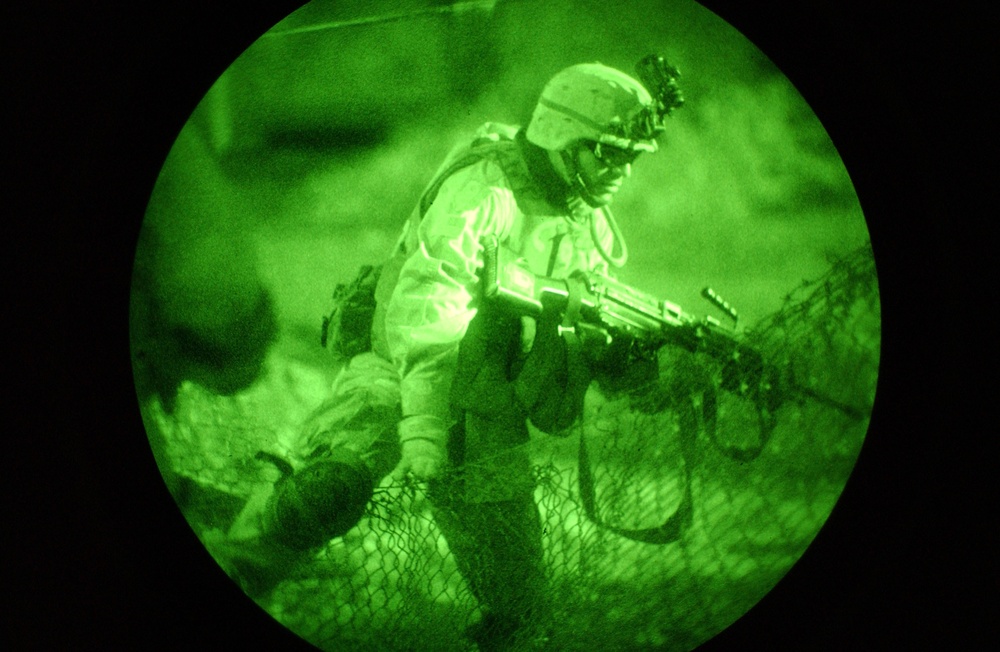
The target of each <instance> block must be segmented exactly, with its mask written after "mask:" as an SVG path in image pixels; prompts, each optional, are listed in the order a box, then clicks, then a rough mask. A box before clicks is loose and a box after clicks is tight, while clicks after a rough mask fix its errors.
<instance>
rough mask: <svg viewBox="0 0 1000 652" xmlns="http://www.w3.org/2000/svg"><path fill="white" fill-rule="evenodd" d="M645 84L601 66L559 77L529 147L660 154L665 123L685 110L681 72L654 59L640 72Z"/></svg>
mask: <svg viewBox="0 0 1000 652" xmlns="http://www.w3.org/2000/svg"><path fill="white" fill-rule="evenodd" d="M636 70H637V73H638V74H639V76H640V78H641V79H642V82H640V81H638V80H636V79H634V78H633V77H630V76H629V75H627V74H625V73H623V72H621V71H620V70H616V69H615V68H611V67H608V66H605V65H603V64H601V63H582V64H577V65H573V66H570V67H568V68H565V69H563V70H561V71H560V72H558V73H556V75H555V76H554V77H552V79H551V80H549V82H548V84H546V85H545V88H544V89H543V90H542V94H541V97H539V99H538V104H537V105H536V106H535V110H534V112H533V114H532V116H531V121H530V122H529V123H528V128H527V131H526V134H525V135H526V137H527V139H528V141H529V142H531V143H534V144H535V145H538V146H539V147H541V148H543V149H547V150H550V151H562V150H565V149H566V148H568V147H569V146H570V145H572V144H573V143H576V142H580V141H592V142H598V143H602V144H605V145H612V146H614V147H618V148H620V149H625V150H630V151H634V152H643V151H645V152H655V151H656V150H657V148H658V145H657V142H656V138H657V136H659V134H660V133H661V132H662V131H663V129H664V126H663V119H664V117H666V116H667V115H669V113H670V112H671V111H672V110H673V109H674V108H677V107H679V106H681V105H682V104H683V101H684V100H683V98H682V97H681V94H680V90H679V89H678V87H677V84H676V80H677V78H678V77H679V76H680V73H678V72H677V69H676V68H673V67H671V66H669V65H668V64H666V62H665V61H664V60H663V58H662V57H658V56H656V55H650V56H648V57H646V58H644V59H643V60H642V61H641V62H640V63H639V65H638V66H637V67H636Z"/></svg>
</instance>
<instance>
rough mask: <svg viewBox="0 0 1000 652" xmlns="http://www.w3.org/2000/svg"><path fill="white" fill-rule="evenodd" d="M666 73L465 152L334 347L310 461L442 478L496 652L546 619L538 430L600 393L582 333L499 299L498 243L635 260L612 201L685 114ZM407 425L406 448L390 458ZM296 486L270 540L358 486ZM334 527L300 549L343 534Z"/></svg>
mask: <svg viewBox="0 0 1000 652" xmlns="http://www.w3.org/2000/svg"><path fill="white" fill-rule="evenodd" d="M652 61H653V63H652V64H650V63H649V59H647V60H644V63H646V64H647V68H648V67H649V66H650V65H651V66H653V67H654V68H655V69H656V70H658V71H659V73H660V76H659V81H660V82H662V83H660V84H654V83H650V82H649V81H648V80H647V85H648V86H655V88H647V86H644V85H643V84H642V83H640V82H639V81H637V80H636V79H634V78H632V77H631V76H629V75H626V74H625V73H623V72H620V71H618V70H616V69H613V68H610V67H608V66H604V65H601V64H599V63H588V64H579V65H574V66H570V67H569V68H566V69H565V70H562V71H561V72H559V73H558V74H556V75H555V76H554V77H553V78H552V79H551V80H550V81H549V83H548V84H547V85H546V86H545V88H544V89H543V91H542V94H541V97H540V99H539V101H538V104H537V106H536V108H535V110H534V112H533V114H532V116H531V120H530V122H529V124H528V125H527V127H526V128H523V129H522V128H519V127H516V126H510V125H503V124H497V123H487V124H485V125H483V126H482V127H481V128H480V129H479V130H478V132H477V133H476V134H475V136H474V138H473V139H472V141H471V142H469V143H464V144H462V145H460V146H458V147H456V148H455V149H454V150H453V151H452V152H451V153H450V154H449V155H448V157H447V158H446V160H445V162H444V163H443V165H442V166H441V167H440V169H439V170H438V172H437V173H436V174H435V176H434V178H433V180H432V182H431V183H430V185H429V186H428V188H427V189H426V190H425V192H424V193H423V195H422V197H421V199H420V202H419V204H418V205H417V207H416V208H415V210H414V211H413V213H412V215H411V217H410V219H409V220H408V221H407V223H406V225H405V227H404V229H403V232H402V234H401V235H400V238H399V240H398V242H397V245H396V247H395V250H394V252H393V255H392V256H391V258H390V259H389V260H388V262H387V263H386V264H385V265H384V266H382V268H381V270H380V274H376V273H370V274H368V275H367V276H364V277H362V278H361V279H359V282H358V283H357V284H356V285H355V286H354V287H353V290H354V291H353V293H351V296H350V297H346V301H345V302H344V305H343V306H342V308H341V310H340V311H339V312H338V313H337V314H336V319H334V325H333V326H334V327H333V339H334V344H335V345H337V346H339V347H340V349H341V351H342V352H343V353H346V354H355V355H353V357H352V359H351V361H350V363H349V364H348V366H347V367H346V368H345V369H344V371H343V372H342V373H341V376H340V377H339V378H338V381H337V383H336V385H335V391H334V396H333V398H332V399H331V400H330V401H329V402H328V403H327V404H326V405H325V406H324V407H322V408H321V409H320V410H319V411H318V412H317V414H316V415H315V418H314V419H313V420H312V421H311V424H312V425H310V426H309V428H308V429H307V430H308V432H307V433H306V441H307V442H308V444H307V445H306V446H305V448H306V449H308V450H315V451H323V453H319V454H318V457H317V458H316V459H327V460H329V459H330V457H329V453H328V451H330V450H331V449H332V450H334V451H336V454H335V458H336V461H337V463H338V464H339V465H341V467H340V468H344V469H347V468H350V469H353V470H352V471H351V472H350V473H346V474H345V475H348V476H349V475H351V473H353V474H355V476H356V475H357V472H358V469H360V470H361V472H362V473H363V474H367V477H368V479H367V480H366V481H365V482H366V483H367V485H366V486H368V485H371V486H373V485H374V482H375V481H377V479H378V478H381V477H383V476H384V475H386V474H389V475H391V477H392V478H393V479H395V480H398V481H404V480H413V481H418V482H419V481H428V483H429V491H428V496H429V498H430V499H431V501H432V503H433V504H434V506H435V519H436V521H437V523H438V525H439V526H440V528H441V530H442V532H443V533H444V535H445V538H446V540H447V542H448V545H449V548H450V549H451V550H452V552H453V553H454V554H455V556H456V559H457V561H458V564H459V568H460V570H461V571H462V573H463V575H464V577H465V578H466V580H467V581H468V583H469V585H470V588H471V590H472V592H473V593H474V594H475V596H476V597H477V599H478V600H479V601H480V604H481V607H482V611H483V614H484V616H483V619H482V620H481V621H480V623H478V625H477V626H476V627H475V628H474V629H473V631H471V632H470V633H469V635H470V637H471V638H473V639H474V640H476V641H477V643H478V645H479V646H480V649H482V650H486V649H498V650H499V649H511V648H510V646H514V645H523V644H524V640H525V639H527V638H530V637H531V636H532V634H531V632H532V630H533V629H534V628H535V627H536V626H537V624H538V623H539V622H540V621H542V620H544V613H542V611H541V609H542V606H541V605H542V604H543V601H541V600H540V599H539V597H538V596H539V593H540V589H541V588H542V582H543V576H544V573H543V568H542V533H541V524H540V518H539V513H538V508H537V506H536V504H535V502H534V499H533V490H534V482H533V478H532V475H531V472H530V464H529V460H528V458H527V455H526V453H525V452H524V450H523V449H524V447H523V446H521V444H523V443H525V442H527V441H528V438H529V435H528V426H527V420H529V419H530V420H531V421H532V422H533V424H534V425H535V426H536V427H538V428H539V429H540V430H542V431H543V432H549V433H552V434H558V432H559V431H561V430H563V429H565V428H566V427H568V426H569V425H570V423H572V421H573V420H574V419H575V418H577V417H578V416H579V411H580V408H581V406H582V397H583V391H584V390H585V389H586V386H587V384H588V383H589V376H583V375H581V374H575V373H574V369H577V368H578V365H576V364H574V362H573V353H572V352H573V350H574V347H573V346H572V345H573V342H572V340H571V339H570V338H571V337H572V335H571V334H564V335H560V333H559V329H558V323H554V322H551V320H546V319H544V318H542V319H540V320H539V321H538V322H537V323H536V322H535V321H534V320H532V319H530V318H520V319H518V318H508V317H506V316H504V315H503V314H500V313H498V312H497V311H496V310H493V309H491V307H490V306H489V305H488V304H487V303H486V302H484V301H483V300H482V299H483V298H482V292H481V279H480V273H481V267H482V265H483V244H482V243H483V242H484V239H488V238H494V242H496V243H497V246H498V247H499V249H500V250H501V251H502V253H503V254H504V256H505V257H506V258H508V259H520V261H521V263H522V264H523V265H524V266H526V267H527V268H529V269H530V270H531V271H532V272H534V273H535V274H539V275H543V276H548V277H555V278H566V277H568V276H569V275H570V274H572V273H573V272H575V271H583V272H591V271H600V272H604V273H607V272H609V271H610V268H617V267H620V266H622V265H623V264H624V262H625V259H626V257H627V249H626V246H625V243H624V241H623V240H622V237H621V233H620V231H619V230H618V227H617V225H616V223H615V220H614V217H613V216H612V213H611V211H610V208H609V204H611V202H612V200H613V199H614V197H615V195H616V193H617V192H618V191H619V189H620V188H621V186H622V184H623V182H624V181H625V180H626V179H627V178H629V176H630V175H631V172H632V165H633V163H634V162H635V161H636V159H637V157H639V156H640V155H641V154H642V153H653V152H655V151H657V148H658V145H657V141H656V138H657V136H658V135H659V134H660V133H661V132H662V130H663V119H664V117H665V116H666V115H667V114H668V113H669V112H670V110H672V109H673V108H675V107H677V106H680V104H681V103H682V100H681V99H680V94H679V91H678V90H677V88H676V85H675V84H674V77H675V76H676V71H675V70H673V69H672V68H670V67H669V66H666V65H665V64H664V62H663V60H662V59H659V58H657V57H653V58H652ZM657 66H658V67H657ZM651 91H652V93H651ZM376 278H377V285H376ZM366 295H368V296H370V297H371V298H372V300H373V305H372V304H371V302H369V305H368V308H370V309H373V311H374V314H373V315H371V318H370V319H369V312H368V309H366V308H365V306H364V304H365V303H366V302H365V301H364V297H365V296H366ZM359 297H361V300H360V301H359ZM359 305H360V306H361V309H360V311H359V310H354V311H352V310H351V309H350V308H351V307H354V308H357V307H358V306H359ZM358 315H360V318H358ZM369 324H371V329H370V336H371V339H370V342H369V341H368V340H367V338H366V336H367V335H368V333H369V330H368V325H369ZM352 333H353V336H352ZM358 341H360V345H359V346H358ZM369 344H370V350H366V351H363V352H361V353H358V349H359V348H360V349H366V348H368V346H369ZM345 346H346V347H347V348H346V349H345ZM359 415H362V417H363V418H361V419H360V422H363V426H361V427H357V425H356V424H357V423H359V418H358V416H359ZM348 422H351V423H352V424H355V425H354V426H353V429H352V430H350V431H349V432H348V430H349V429H348V428H345V424H346V423H348ZM390 427H391V429H392V430H393V431H394V432H393V433H392V434H393V435H395V434H396V431H398V440H397V441H398V448H396V447H395V446H388V447H387V446H386V445H385V442H386V440H387V437H386V432H387V429H389V428H390ZM372 451H374V453H373V452H372ZM387 451H388V452H387ZM362 459H363V460H364V463H363V464H362V463H361V460H362ZM305 465H306V467H307V468H308V466H309V462H308V461H306V462H305ZM324 468H330V467H329V466H327V467H324ZM333 475H334V476H336V475H337V474H333ZM290 477H291V478H297V480H290V481H289V482H288V483H286V486H283V487H279V489H278V491H277V492H276V495H281V494H283V493H284V494H287V495H289V496H291V495H292V494H293V493H295V492H292V491H291V487H293V486H298V487H299V489H300V491H298V493H295V499H294V500H293V499H291V498H289V499H288V500H285V501H284V502H285V503H286V507H285V508H283V509H277V510H276V509H274V508H273V507H272V508H271V509H270V510H269V514H270V516H267V518H269V519H271V520H270V525H267V524H265V525H264V526H262V527H263V528H264V530H268V529H269V528H270V530H271V531H284V532H290V531H295V532H301V531H303V530H309V529H310V528H309V526H308V523H316V522H317V521H320V522H321V521H323V520H324V519H325V520H327V521H329V520H330V519H331V518H333V516H334V511H332V508H328V510H330V511H329V513H328V514H324V513H320V512H322V510H320V512H317V511H316V510H313V509H311V508H304V507H303V504H304V503H303V500H302V498H301V496H302V495H304V494H306V493H308V494H310V495H323V494H324V493H325V494H326V495H329V493H328V492H332V491H342V492H343V490H344V486H346V485H344V484H343V480H342V479H331V478H332V476H331V475H330V474H328V473H325V472H314V473H312V475H311V476H310V477H312V478H313V480H312V481H307V480H306V479H305V478H306V476H305V475H304V474H303V473H302V472H299V473H296V474H293V475H291V476H290ZM351 477H354V476H351ZM338 478H339V476H338ZM310 482H312V484H311V485H310ZM338 483H340V484H338ZM307 486H308V489H307ZM317 488H319V489H317ZM364 495H370V493H367V490H366V492H363V495H362V498H361V499H363V496H364ZM356 500H358V498H357V496H356V497H355V501H356ZM305 502H308V501H305ZM271 503H272V505H274V504H278V506H279V507H281V504H282V501H281V500H275V499H274V498H273V497H272V498H271ZM292 503H294V505H293V506H292V507H287V505H291V504H292ZM343 511H344V510H343V509H340V510H339V513H340V514H341V515H342V514H343ZM276 514H277V516H276ZM358 517H360V513H359V514H358ZM304 524H305V525H304ZM314 529H315V528H314ZM319 529H320V530H323V531H322V532H320V533H314V534H313V535H306V536H305V537H304V540H303V541H299V542H297V543H296V544H295V545H296V546H297V547H300V548H301V547H303V546H308V545H313V544H317V543H319V542H321V541H322V540H323V539H324V538H329V536H330V535H331V534H334V532H333V531H332V530H330V529H323V528H319ZM294 538H295V537H291V538H289V537H286V538H285V542H286V543H288V542H289V541H291V539H294ZM293 547H294V546H293Z"/></svg>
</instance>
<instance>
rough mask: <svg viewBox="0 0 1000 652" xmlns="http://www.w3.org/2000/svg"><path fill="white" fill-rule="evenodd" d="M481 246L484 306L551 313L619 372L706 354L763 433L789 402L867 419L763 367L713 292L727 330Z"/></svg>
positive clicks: (490, 240)
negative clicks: (668, 351)
mask: <svg viewBox="0 0 1000 652" xmlns="http://www.w3.org/2000/svg"><path fill="white" fill-rule="evenodd" d="M481 244H482V246H483V271H482V284H483V285H482V287H483V296H484V298H485V299H487V300H492V301H496V302H498V303H500V304H501V305H503V306H505V307H506V308H507V309H508V310H510V311H513V312H514V313H515V314H518V315H526V316H532V317H539V316H541V315H542V314H543V313H548V314H553V313H552V312H551V311H555V312H554V314H558V315H561V317H562V323H561V324H560V325H559V332H560V334H563V333H572V334H573V335H575V336H576V337H577V338H579V340H580V341H581V343H582V345H583V348H584V349H590V350H592V351H593V350H594V349H600V348H601V347H604V349H605V350H606V351H611V352H613V353H612V355H611V356H610V357H611V359H612V360H614V361H615V363H617V364H619V365H620V364H625V365H630V364H634V363H635V362H638V361H650V360H655V358H656V355H657V353H658V352H659V350H660V349H661V348H663V347H664V346H668V345H671V346H678V347H680V348H682V349H684V350H686V351H689V352H691V353H702V354H706V355H708V356H709V357H711V358H712V359H714V360H716V361H717V362H719V363H721V364H722V380H721V384H720V386H721V387H722V389H724V390H726V391H729V392H732V393H735V394H737V395H739V396H741V397H744V398H748V399H750V400H751V401H753V402H754V404H755V405H756V406H757V408H758V410H759V411H760V412H761V414H762V417H767V424H768V425H766V426H762V427H764V428H766V430H767V431H770V429H771V428H773V426H774V423H773V418H771V415H773V413H774V411H775V410H777V408H778V407H780V406H781V405H782V404H783V403H785V402H787V401H790V400H801V399H804V398H810V399H813V400H815V401H817V402H819V403H822V404H823V405H825V406H827V407H830V408H833V409H835V410H837V411H839V412H841V413H843V414H845V415H846V416H848V417H850V418H852V419H861V418H863V417H864V416H865V415H864V414H863V413H862V412H861V410H858V409H857V408H855V407H853V406H851V405H847V404H845V403H842V402H840V401H837V400H835V399H833V398H831V397H828V396H825V395H823V394H822V393H819V392H817V391H816V390H814V389H812V388H809V387H806V386H804V385H801V384H799V383H798V382H796V381H795V380H794V378H792V377H791V375H790V373H789V372H786V373H784V374H782V373H780V372H779V369H778V368H777V367H776V366H774V365H770V364H767V362H766V361H765V359H764V356H763V354H762V353H761V352H760V351H759V350H758V349H756V348H754V347H753V346H750V345H749V344H748V343H747V341H746V338H745V337H744V336H743V335H742V334H741V333H739V332H738V331H737V330H736V326H737V323H738V314H737V312H736V310H735V309H734V308H733V307H732V306H731V305H730V304H729V303H728V302H726V301H725V300H724V299H722V298H721V297H720V296H719V295H718V294H717V293H716V292H715V291H713V290H712V289H711V288H707V287H706V288H704V289H703V290H702V293H701V294H702V296H703V297H704V298H705V299H706V300H708V301H709V302H710V303H711V304H712V305H713V306H715V307H716V308H718V309H719V310H720V311H722V312H723V313H724V314H725V315H726V316H727V317H728V318H729V319H730V321H731V322H732V325H731V326H728V327H727V326H726V325H723V323H722V322H721V321H720V320H718V319H716V318H714V317H712V316H705V317H702V318H698V317H695V316H694V315H691V314H689V313H686V312H684V311H683V310H682V309H681V307H680V306H679V305H677V304H676V303H673V302H671V301H668V300H664V299H659V298H657V297H654V296H653V295H650V294H647V293H645V292H642V291H641V290H638V289H636V288H634V287H632V286H630V285H627V284H625V283H622V282H621V281H618V280H617V279H614V278H611V277H610V276H607V275H605V274H602V273H599V272H590V273H584V272H580V271H578V272H575V273H573V274H572V275H570V276H569V277H568V278H564V279H556V278H550V277H546V276H540V275H536V274H533V273H532V272H531V271H529V270H528V269H526V268H525V267H523V266H522V265H520V264H518V263H517V261H508V260H503V259H502V253H501V249H500V247H499V241H498V239H497V238H496V236H486V237H484V238H483V239H482V240H481ZM598 357H600V354H598ZM763 423H764V422H762V424H763Z"/></svg>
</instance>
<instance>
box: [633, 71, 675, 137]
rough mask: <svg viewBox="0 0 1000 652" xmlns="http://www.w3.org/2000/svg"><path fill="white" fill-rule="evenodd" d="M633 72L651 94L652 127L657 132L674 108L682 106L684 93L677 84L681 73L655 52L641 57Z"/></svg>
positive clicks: (661, 129) (660, 129) (662, 127)
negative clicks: (652, 104) (652, 105)
mask: <svg viewBox="0 0 1000 652" xmlns="http://www.w3.org/2000/svg"><path fill="white" fill-rule="evenodd" d="M635 72H636V74H637V75H638V77H639V81H641V82H642V85H643V86H645V87H646V90H647V91H649V94H650V95H652V96H653V102H654V107H653V113H654V115H653V127H654V129H655V130H656V131H657V132H659V131H663V129H664V125H663V120H664V119H665V118H666V117H667V116H668V115H670V114H671V113H672V112H673V111H674V109H679V108H681V107H682V106H684V95H683V94H682V93H681V89H680V86H678V85H677V80H678V79H680V76H681V73H680V71H679V70H678V69H677V68H675V67H674V66H671V65H670V64H669V63H667V61H666V60H665V59H664V58H663V57H661V56H659V55H657V54H650V55H648V56H646V57H643V58H642V60H641V61H639V63H637V64H636V66H635Z"/></svg>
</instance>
